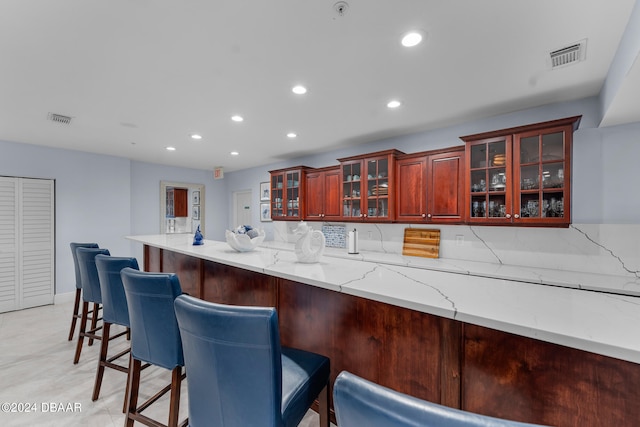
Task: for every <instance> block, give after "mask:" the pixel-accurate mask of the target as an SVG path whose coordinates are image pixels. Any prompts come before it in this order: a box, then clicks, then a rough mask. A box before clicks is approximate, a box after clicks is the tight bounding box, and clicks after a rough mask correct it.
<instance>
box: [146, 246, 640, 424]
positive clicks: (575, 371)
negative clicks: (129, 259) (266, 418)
mask: <svg viewBox="0 0 640 427" xmlns="http://www.w3.org/2000/svg"><path fill="white" fill-rule="evenodd" d="M144 255H145V266H147V267H146V268H147V269H148V270H150V271H165V272H176V273H177V274H178V277H179V278H180V283H181V285H182V288H183V290H184V291H185V292H189V291H191V292H189V293H190V294H191V295H194V296H197V297H199V298H203V299H205V300H208V301H214V302H218V303H223V304H241V305H267V306H274V307H276V309H277V310H278V317H279V322H280V335H281V340H282V344H283V345H284V346H291V347H296V348H301V349H303V350H308V351H314V352H317V353H320V354H323V355H325V356H327V357H329V358H330V359H331V384H333V382H334V380H335V378H336V376H337V375H338V374H339V373H340V372H341V371H342V370H348V371H351V372H353V373H355V374H356V375H360V376H362V377H364V378H366V379H369V380H371V381H374V382H376V383H379V384H382V385H384V386H386V387H390V388H392V389H394V390H398V391H400V392H403V393H407V394H410V395H413V396H416V397H418V398H421V399H425V400H429V401H432V402H436V403H441V404H443V405H447V406H451V407H455V408H460V409H464V410H468V411H472V412H477V413H480V414H485V415H490V416H494V417H500V418H507V419H511V420H516V421H524V422H530V423H538V424H544V425H552V426H557V427H565V426H566V427H569V426H571V427H603V426H607V427H608V426H611V427H614V426H615V427H623V426H629V427H631V426H637V425H638V422H639V420H640V405H638V402H640V387H639V386H638V385H639V384H640V365H638V364H635V363H631V362H626V361H623V360H619V359H615V358H611V357H606V356H601V355H598V354H594V353H590V352H586V351H582V350H577V349H574V348H569V347H565V346H561V345H557V344H551V343H547V342H543V341H539V340H535V339H531V338H526V337H522V336H518V335H514V334H510V333H506V332H502V331H497V330H494V329H490V328H485V327H481V326H476V325H471V324H468V323H464V322H459V321H456V320H452V319H448V318H443V317H439V316H434V315H431V314H427V313H422V312H418V311H414V310H410V309H407V308H402V307H397V306H394V305H391V304H386V303H382V302H377V301H372V300H369V299H365V298H361V297H357V296H353V295H348V294H346V293H340V292H335V291H331V290H327V289H324V288H320V287H316V286H311V285H306V284H302V283H297V282H294V281H290V280H286V279H281V278H277V277H272V276H269V275H267V274H263V273H257V272H252V271H249V270H244V269H241V268H236V267H231V266H227V265H223V264H219V263H215V262H212V261H207V260H202V259H199V258H194V257H190V256H187V255H182V254H177V253H174V252H172V251H167V250H162V249H157V248H153V247H149V246H145V250H144ZM585 292H586V291H585ZM187 381H188V379H187Z"/></svg>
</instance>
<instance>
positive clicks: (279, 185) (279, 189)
mask: <svg viewBox="0 0 640 427" xmlns="http://www.w3.org/2000/svg"><path fill="white" fill-rule="evenodd" d="M284 191H285V189H284V174H283V173H277V174H275V173H272V174H271V218H279V217H283V216H284V204H283V197H284Z"/></svg>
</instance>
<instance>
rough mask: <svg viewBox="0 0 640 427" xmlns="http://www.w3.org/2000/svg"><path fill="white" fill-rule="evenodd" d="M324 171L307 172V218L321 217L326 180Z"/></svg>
mask: <svg viewBox="0 0 640 427" xmlns="http://www.w3.org/2000/svg"><path fill="white" fill-rule="evenodd" d="M323 179H324V177H323V174H322V173H310V174H307V184H306V193H307V194H306V196H307V213H306V218H309V219H316V218H321V215H322V210H323V209H322V208H323V206H322V205H323V203H322V202H323V200H322V197H323V194H324V182H323Z"/></svg>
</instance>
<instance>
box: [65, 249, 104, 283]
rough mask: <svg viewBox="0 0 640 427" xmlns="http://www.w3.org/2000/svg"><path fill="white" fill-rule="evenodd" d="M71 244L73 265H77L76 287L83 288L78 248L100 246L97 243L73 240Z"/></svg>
mask: <svg viewBox="0 0 640 427" xmlns="http://www.w3.org/2000/svg"><path fill="white" fill-rule="evenodd" d="M69 246H71V255H72V256H73V266H74V267H75V272H76V288H77V289H82V280H81V278H80V265H79V264H78V254H77V253H76V249H78V248H98V247H99V246H98V244H97V243H78V242H71V243H69Z"/></svg>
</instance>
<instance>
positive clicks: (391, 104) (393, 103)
mask: <svg viewBox="0 0 640 427" xmlns="http://www.w3.org/2000/svg"><path fill="white" fill-rule="evenodd" d="M401 105H402V103H401V102H400V101H398V100H396V99H394V100H391V101H389V102H387V107H389V108H398V107H399V106H401Z"/></svg>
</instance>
